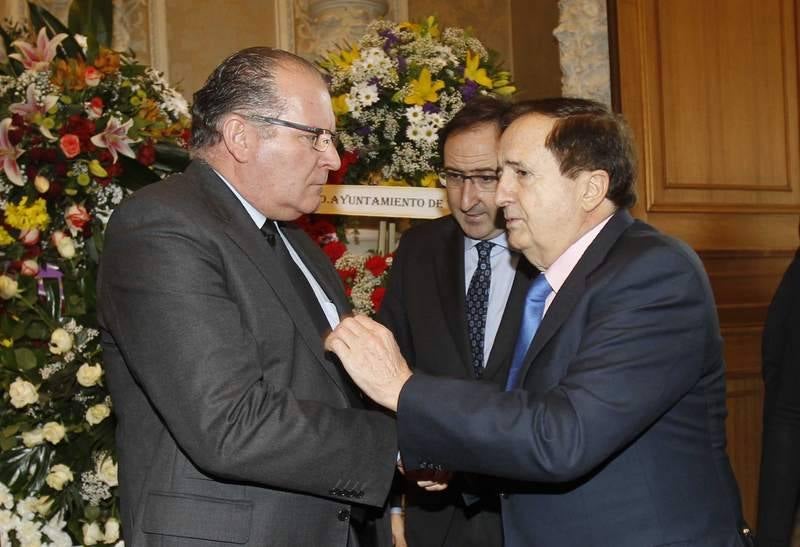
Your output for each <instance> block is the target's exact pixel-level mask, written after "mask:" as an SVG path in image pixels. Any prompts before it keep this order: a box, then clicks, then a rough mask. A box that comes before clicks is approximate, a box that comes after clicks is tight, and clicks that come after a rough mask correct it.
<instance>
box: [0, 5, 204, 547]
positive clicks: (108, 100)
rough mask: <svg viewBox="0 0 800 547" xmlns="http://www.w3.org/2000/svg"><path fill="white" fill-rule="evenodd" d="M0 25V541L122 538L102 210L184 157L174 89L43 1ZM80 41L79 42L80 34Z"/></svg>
mask: <svg viewBox="0 0 800 547" xmlns="http://www.w3.org/2000/svg"><path fill="white" fill-rule="evenodd" d="M31 22H32V24H33V25H34V26H35V27H36V28H39V29H40V30H38V32H37V33H36V34H35V35H30V34H28V33H27V30H26V27H24V26H21V25H17V26H14V27H8V26H7V27H5V28H4V29H2V38H3V40H4V42H5V47H6V51H7V52H8V53H9V55H8V58H7V59H5V61H4V63H0V71H2V72H3V73H4V75H2V76H0V211H1V213H0V219H1V220H2V223H1V224H0V387H2V394H3V395H2V397H3V401H2V406H0V544H2V545H40V544H43V545H44V544H51V545H72V544H73V543H80V544H84V545H94V544H104V543H105V544H114V543H117V542H118V540H119V539H120V537H119V536H120V525H119V517H118V507H117V499H116V490H117V463H116V458H115V454H114V419H113V415H112V402H111V400H110V398H109V395H108V392H107V389H106V386H105V377H104V372H103V366H102V361H101V348H100V341H99V338H98V330H97V325H96V319H95V311H96V310H95V276H96V272H97V268H96V266H97V259H98V256H99V253H100V252H101V251H102V241H103V231H104V228H105V223H106V222H107V220H108V217H109V215H110V214H111V212H112V210H113V209H114V207H115V206H116V205H117V204H119V202H120V200H121V199H122V198H123V197H124V196H125V195H126V194H127V193H129V191H130V190H131V189H133V188H135V187H137V186H141V185H143V184H146V183H148V182H152V181H154V180H158V179H159V178H160V177H161V176H163V175H165V174H167V173H169V172H172V171H174V170H177V169H180V168H182V167H183V165H185V163H186V161H187V157H188V156H187V154H186V151H185V149H184V148H185V143H186V139H187V138H188V127H189V119H188V117H187V105H186V102H185V101H184V100H183V98H182V97H181V96H180V95H179V94H178V93H177V92H176V91H175V90H173V89H172V88H170V87H169V86H168V85H167V83H166V82H165V81H164V80H163V78H162V77H161V75H160V74H159V73H158V72H156V71H155V70H152V69H150V68H146V67H144V66H142V65H139V64H137V63H136V62H135V61H134V60H133V59H132V58H130V57H128V56H126V55H124V54H121V53H118V52H114V51H110V50H108V49H103V48H100V47H97V46H96V44H95V46H94V47H92V46H91V44H90V45H89V47H86V44H85V42H84V41H83V39H82V37H81V36H78V35H73V34H71V33H70V31H69V30H67V29H66V28H65V27H64V26H63V25H61V24H60V23H59V22H58V21H57V20H56V19H55V18H53V17H52V16H51V15H50V14H48V13H47V12H45V11H44V10H40V9H35V8H33V7H32V8H31ZM82 42H83V44H82Z"/></svg>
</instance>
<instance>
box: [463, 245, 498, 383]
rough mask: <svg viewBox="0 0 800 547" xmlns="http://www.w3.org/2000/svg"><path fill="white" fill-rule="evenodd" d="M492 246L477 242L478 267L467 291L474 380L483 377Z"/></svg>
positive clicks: (468, 330)
mask: <svg viewBox="0 0 800 547" xmlns="http://www.w3.org/2000/svg"><path fill="white" fill-rule="evenodd" d="M493 245H494V244H493V243H490V242H488V241H479V242H478V244H477V245H475V249H476V250H477V251H478V267H477V268H476V269H475V273H474V274H472V279H471V280H470V282H469V289H468V290H467V332H468V333H469V347H470V350H471V352H472V370H473V371H474V373H475V378H480V377H481V376H483V341H484V339H485V337H486V311H487V310H488V308H489V285H490V284H491V283H492V264H491V262H490V261H489V256H490V255H491V253H492V246H493Z"/></svg>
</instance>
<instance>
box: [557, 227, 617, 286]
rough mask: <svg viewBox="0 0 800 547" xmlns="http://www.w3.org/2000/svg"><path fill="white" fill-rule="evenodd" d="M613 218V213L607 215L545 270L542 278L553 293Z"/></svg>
mask: <svg viewBox="0 0 800 547" xmlns="http://www.w3.org/2000/svg"><path fill="white" fill-rule="evenodd" d="M612 216H614V215H613V213H612V214H611V215H609V216H608V217H607V218H606V219H605V220H603V221H602V222H600V224H598V225H597V226H595V227H594V228H592V229H591V230H589V231H588V232H586V233H585V234H584V235H583V236H581V238H580V239H578V240H577V241H576V242H575V243H573V244H572V245H570V246H569V247H568V248H567V250H566V251H564V252H563V253H562V254H561V256H559V257H558V258H557V259H556V261H555V262H553V263H552V264H551V265H550V267H549V268H547V270H545V272H544V276H545V277H546V278H547V282H548V283H550V286H551V287H553V292H558V291H559V289H560V288H561V286H562V285H563V284H564V282H565V281H566V280H567V277H569V274H571V273H572V270H574V269H575V266H576V265H577V264H578V261H579V260H580V259H581V257H582V256H583V253H585V252H586V249H588V248H589V245H591V244H592V241H594V240H595V238H596V237H597V234H599V233H600V231H601V230H602V229H603V228H604V227H605V225H606V224H608V221H609V220H611V217H612Z"/></svg>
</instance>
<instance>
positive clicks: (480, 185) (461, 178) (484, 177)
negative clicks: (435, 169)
mask: <svg viewBox="0 0 800 547" xmlns="http://www.w3.org/2000/svg"><path fill="white" fill-rule="evenodd" d="M447 177H453V178H455V179H456V181H457V182H455V183H452V182H451V183H450V184H449V186H450V187H451V188H461V187H462V186H464V184H465V183H466V182H467V181H470V182H471V183H472V184H474V185H475V187H476V188H477V189H478V190H479V191H481V192H496V191H497V184H498V183H499V182H500V177H499V176H498V175H497V173H493V174H490V173H473V174H471V175H468V174H467V173H462V172H461V171H454V170H452V169H443V170H442V171H440V172H439V182H440V183H441V184H442V186H444V187H445V188H447V187H448V183H447Z"/></svg>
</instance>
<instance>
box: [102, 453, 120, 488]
mask: <svg viewBox="0 0 800 547" xmlns="http://www.w3.org/2000/svg"><path fill="white" fill-rule="evenodd" d="M97 475H98V476H99V477H100V480H101V481H103V482H104V483H106V484H107V485H109V486H117V485H118V484H119V481H118V479H117V464H116V463H114V460H112V459H111V456H107V457H105V458H103V461H102V462H100V465H98V466H97Z"/></svg>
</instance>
